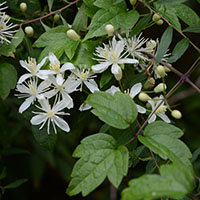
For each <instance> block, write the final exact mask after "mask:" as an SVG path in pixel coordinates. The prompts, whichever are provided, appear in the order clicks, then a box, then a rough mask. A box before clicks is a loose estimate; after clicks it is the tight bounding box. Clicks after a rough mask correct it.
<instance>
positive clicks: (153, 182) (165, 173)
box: [122, 164, 194, 200]
mask: <svg viewBox="0 0 200 200" xmlns="http://www.w3.org/2000/svg"><path fill="white" fill-rule="evenodd" d="M193 188H194V183H193V177H192V176H191V174H190V173H188V171H187V170H185V168H184V167H183V166H182V165H178V164H170V165H163V166H161V167H160V175H155V174H153V175H143V176H141V177H140V178H136V179H133V180H131V181H130V182H129V187H128V188H126V189H125V190H123V191H122V200H141V199H144V200H151V199H158V198H159V197H166V196H167V197H169V198H173V199H180V198H182V197H184V196H185V195H186V194H188V193H190V192H191V191H192V190H193Z"/></svg>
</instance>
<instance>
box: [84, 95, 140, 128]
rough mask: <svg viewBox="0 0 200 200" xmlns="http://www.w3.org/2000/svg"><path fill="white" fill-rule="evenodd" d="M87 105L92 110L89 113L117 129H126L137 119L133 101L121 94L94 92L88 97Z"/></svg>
mask: <svg viewBox="0 0 200 200" xmlns="http://www.w3.org/2000/svg"><path fill="white" fill-rule="evenodd" d="M122 102H123V104H122ZM87 103H88V104H90V105H91V106H92V107H93V108H94V109H93V110H92V111H91V112H92V113H93V114H94V115H96V116H98V117H99V119H101V120H102V121H104V122H105V123H107V124H108V125H110V126H113V127H115V128H118V129H126V128H128V127H129V126H130V124H132V123H133V122H134V121H135V119H136V117H137V108H136V105H135V103H134V101H133V100H132V99H131V97H130V96H129V95H127V94H124V93H122V92H116V93H115V94H114V96H112V95H111V94H109V93H107V92H100V91H98V92H94V94H90V95H89V96H88V98H87Z"/></svg>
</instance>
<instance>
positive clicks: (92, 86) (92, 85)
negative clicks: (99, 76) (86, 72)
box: [84, 79, 99, 93]
mask: <svg viewBox="0 0 200 200" xmlns="http://www.w3.org/2000/svg"><path fill="white" fill-rule="evenodd" d="M84 84H85V85H86V86H87V88H88V89H89V90H90V91H91V92H92V93H94V91H99V88H98V85H97V84H96V82H95V81H94V79H90V80H88V81H84Z"/></svg>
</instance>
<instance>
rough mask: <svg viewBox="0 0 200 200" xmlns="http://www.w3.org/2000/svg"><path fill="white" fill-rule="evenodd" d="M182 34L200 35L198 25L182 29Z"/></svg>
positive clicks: (199, 25) (199, 26)
mask: <svg viewBox="0 0 200 200" xmlns="http://www.w3.org/2000/svg"><path fill="white" fill-rule="evenodd" d="M183 32H189V33H200V24H194V25H192V26H190V27H188V28H186V29H184V30H183Z"/></svg>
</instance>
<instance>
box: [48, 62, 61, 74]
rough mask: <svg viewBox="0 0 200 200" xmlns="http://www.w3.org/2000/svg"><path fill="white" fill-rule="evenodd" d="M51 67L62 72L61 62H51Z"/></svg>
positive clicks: (57, 71)
mask: <svg viewBox="0 0 200 200" xmlns="http://www.w3.org/2000/svg"><path fill="white" fill-rule="evenodd" d="M50 68H51V69H52V70H54V71H55V72H56V73H60V64H59V63H57V62H56V63H54V64H50Z"/></svg>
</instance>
